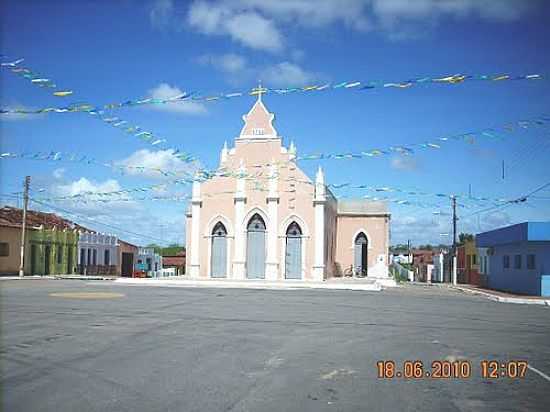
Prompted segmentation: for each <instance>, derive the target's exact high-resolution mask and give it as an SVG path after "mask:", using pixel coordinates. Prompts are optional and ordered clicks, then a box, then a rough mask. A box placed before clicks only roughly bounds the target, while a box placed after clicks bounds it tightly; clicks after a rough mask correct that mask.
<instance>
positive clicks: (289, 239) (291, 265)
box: [285, 222, 302, 279]
mask: <svg viewBox="0 0 550 412" xmlns="http://www.w3.org/2000/svg"><path fill="white" fill-rule="evenodd" d="M285 278H286V279H301V278H302V229H301V228H300V226H299V225H298V223H296V222H292V223H291V224H290V225H288V228H287V230H286V252H285Z"/></svg>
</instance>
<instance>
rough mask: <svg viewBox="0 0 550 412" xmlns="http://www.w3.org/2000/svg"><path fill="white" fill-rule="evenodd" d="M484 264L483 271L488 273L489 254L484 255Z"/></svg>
mask: <svg viewBox="0 0 550 412" xmlns="http://www.w3.org/2000/svg"><path fill="white" fill-rule="evenodd" d="M483 266H484V268H483V273H484V274H486V275H487V274H488V273H487V272H489V270H488V269H487V256H483Z"/></svg>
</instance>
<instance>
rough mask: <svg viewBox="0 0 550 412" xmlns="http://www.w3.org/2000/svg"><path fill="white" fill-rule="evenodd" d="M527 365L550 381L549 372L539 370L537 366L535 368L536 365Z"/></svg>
mask: <svg viewBox="0 0 550 412" xmlns="http://www.w3.org/2000/svg"><path fill="white" fill-rule="evenodd" d="M527 367H528V368H529V369H531V370H532V371H533V372H535V373H538V374H539V375H540V376H542V377H543V378H544V379H546V380H547V381H548V382H550V376H548V375H547V374H545V373H544V372H541V371H539V370H538V369H537V368H535V367H534V366H531V365H529V364H527Z"/></svg>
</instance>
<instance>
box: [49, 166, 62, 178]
mask: <svg viewBox="0 0 550 412" xmlns="http://www.w3.org/2000/svg"><path fill="white" fill-rule="evenodd" d="M64 174H65V168H63V167H60V168H58V169H55V170H54V171H53V173H52V175H53V177H54V178H55V179H62V178H63V175H64Z"/></svg>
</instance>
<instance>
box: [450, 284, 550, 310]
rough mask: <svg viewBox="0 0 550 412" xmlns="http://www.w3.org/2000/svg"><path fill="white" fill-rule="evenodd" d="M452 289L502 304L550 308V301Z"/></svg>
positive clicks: (454, 287)
mask: <svg viewBox="0 0 550 412" xmlns="http://www.w3.org/2000/svg"><path fill="white" fill-rule="evenodd" d="M449 287H450V288H452V289H456V290H460V291H461V292H466V293H470V294H472V295H480V296H484V297H486V298H487V299H489V300H492V301H494V302H501V303H515V304H520V305H542V306H550V299H525V298H513V297H507V296H499V295H494V294H492V293H488V292H483V291H480V290H472V289H469V288H463V287H460V286H449Z"/></svg>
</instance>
